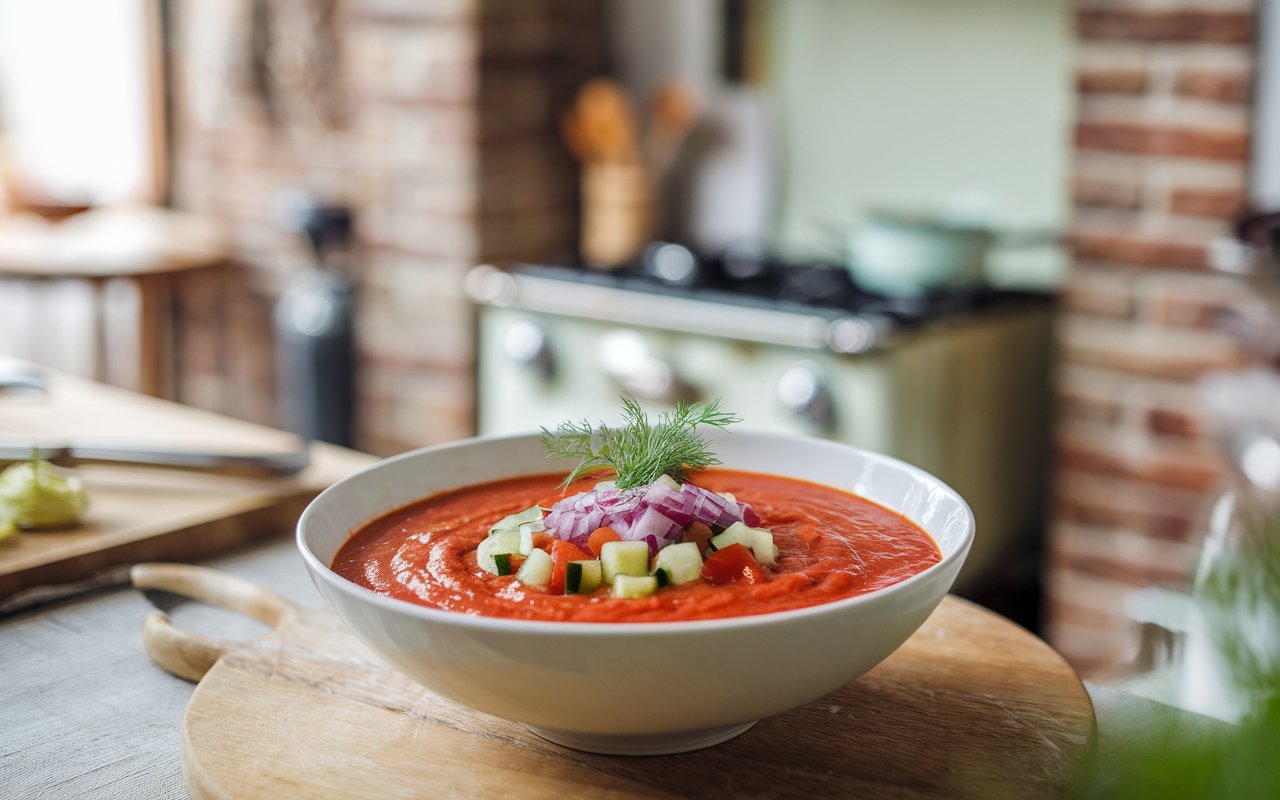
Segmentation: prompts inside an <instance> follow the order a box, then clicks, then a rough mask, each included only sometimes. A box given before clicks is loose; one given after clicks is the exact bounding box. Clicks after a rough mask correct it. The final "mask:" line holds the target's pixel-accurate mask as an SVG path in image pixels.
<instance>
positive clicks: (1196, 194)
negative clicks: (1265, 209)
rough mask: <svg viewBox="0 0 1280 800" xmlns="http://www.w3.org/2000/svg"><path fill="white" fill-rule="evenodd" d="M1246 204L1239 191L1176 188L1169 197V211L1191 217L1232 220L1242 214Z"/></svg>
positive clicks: (1247, 200)
mask: <svg viewBox="0 0 1280 800" xmlns="http://www.w3.org/2000/svg"><path fill="white" fill-rule="evenodd" d="M1248 202H1249V198H1248V197H1247V196H1246V195H1245V193H1244V191H1242V190H1239V189H1202V188H1194V187H1178V188H1175V189H1174V190H1173V191H1172V192H1171V193H1170V195H1169V210H1170V211H1172V212H1173V213H1175V214H1185V215H1187V216H1193V217H1213V218H1215V219H1234V218H1236V217H1238V216H1239V215H1240V214H1241V213H1243V212H1244V210H1245V207H1246V206H1247V204H1248Z"/></svg>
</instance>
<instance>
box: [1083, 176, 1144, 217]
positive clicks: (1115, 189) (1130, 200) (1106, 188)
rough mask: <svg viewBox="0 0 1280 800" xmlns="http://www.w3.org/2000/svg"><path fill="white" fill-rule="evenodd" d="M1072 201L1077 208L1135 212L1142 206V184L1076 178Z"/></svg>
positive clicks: (1118, 180) (1085, 177) (1131, 181)
mask: <svg viewBox="0 0 1280 800" xmlns="http://www.w3.org/2000/svg"><path fill="white" fill-rule="evenodd" d="M1071 199H1072V200H1073V201H1074V202H1075V204H1076V205H1077V206H1085V207H1097V208H1117V209H1125V210H1134V209H1137V208H1139V207H1140V206H1141V205H1142V184H1141V183H1140V182H1138V181H1133V180H1123V179H1107V178H1094V177H1087V176H1076V178H1075V179H1074V180H1072V182H1071Z"/></svg>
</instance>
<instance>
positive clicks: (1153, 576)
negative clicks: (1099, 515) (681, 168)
mask: <svg viewBox="0 0 1280 800" xmlns="http://www.w3.org/2000/svg"><path fill="white" fill-rule="evenodd" d="M1077 528H1078V526H1067V525H1059V526H1058V529H1057V531H1056V532H1055V536H1054V539H1053V542H1052V544H1051V547H1050V556H1049V557H1050V559H1051V560H1052V561H1053V564H1054V566H1056V567H1062V568H1065V569H1070V570H1075V571H1077V572H1080V573H1084V574H1086V575H1090V576H1093V577H1095V578H1099V579H1101V580H1106V581H1112V582H1114V583H1118V584H1123V585H1125V586H1132V587H1134V588H1141V587H1144V586H1161V585H1179V584H1185V583H1186V582H1187V579H1188V576H1189V574H1190V571H1191V570H1190V567H1189V566H1188V565H1187V564H1185V563H1180V562H1179V563H1171V562H1170V559H1169V558H1168V557H1167V555H1165V553H1164V552H1162V551H1161V549H1160V548H1161V547H1163V548H1166V549H1167V547H1168V544H1167V543H1152V544H1148V545H1145V546H1143V547H1141V548H1138V549H1133V548H1130V550H1131V552H1129V553H1124V552H1123V551H1122V549H1121V548H1120V547H1119V546H1118V545H1119V544H1120V543H1121V542H1124V541H1130V542H1142V537H1140V536H1137V535H1135V534H1131V533H1129V532H1127V531H1122V530H1118V531H1108V532H1107V534H1108V535H1107V536H1106V537H1105V538H1106V539H1107V540H1108V541H1107V542H1106V545H1105V546H1102V547H1098V546H1090V547H1077V546H1076V544H1077V543H1076V542H1075V541H1074V539H1075V537H1076V530H1077ZM1166 552H1167V550H1166ZM1181 552H1182V551H1179V554H1181Z"/></svg>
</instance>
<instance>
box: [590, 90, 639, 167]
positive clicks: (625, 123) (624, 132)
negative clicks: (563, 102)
mask: <svg viewBox="0 0 1280 800" xmlns="http://www.w3.org/2000/svg"><path fill="white" fill-rule="evenodd" d="M575 113H576V115H577V119H578V124H579V125H580V126H581V132H582V136H583V139H584V141H585V143H586V149H587V150H588V152H590V153H592V154H593V158H592V160H595V161H610V162H614V163H623V164H635V163H639V161H640V147H639V145H638V141H639V137H638V135H637V128H636V120H635V112H633V111H632V109H631V100H630V99H628V97H627V93H626V92H625V91H624V90H623V89H622V87H621V86H619V85H618V84H617V83H616V82H614V81H611V80H608V79H606V78H596V79H595V80H591V81H588V82H587V83H586V84H584V85H583V87H582V89H581V90H580V91H579V92H578V99H577V102H576V104H575Z"/></svg>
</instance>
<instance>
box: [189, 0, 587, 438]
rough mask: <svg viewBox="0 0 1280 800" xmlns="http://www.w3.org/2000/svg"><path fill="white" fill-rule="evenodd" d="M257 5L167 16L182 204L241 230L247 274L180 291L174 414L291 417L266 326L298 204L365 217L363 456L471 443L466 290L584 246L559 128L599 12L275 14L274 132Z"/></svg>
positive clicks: (508, 4)
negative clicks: (314, 202) (277, 384)
mask: <svg viewBox="0 0 1280 800" xmlns="http://www.w3.org/2000/svg"><path fill="white" fill-rule="evenodd" d="M248 5H249V4H247V3H225V2H223V0H178V1H177V2H176V3H175V4H174V47H173V49H174V67H175V81H174V110H175V132H174V139H175V153H174V169H173V172H174V187H173V188H174V198H175V202H176V204H177V205H179V206H180V207H184V208H190V209H193V210H198V211H203V212H208V213H211V214H215V215H218V216H220V217H223V218H225V219H227V220H228V221H229V222H230V223H231V224H232V226H233V231H234V237H235V241H236V247H237V254H238V261H239V264H238V266H237V267H236V268H235V269H233V270H231V271H229V272H228V273H227V274H225V275H223V276H222V277H221V278H217V279H213V278H210V279H206V280H202V281H195V282H192V283H190V284H188V285H187V286H186V288H185V291H184V292H183V312H184V316H185V318H186V320H187V324H186V329H185V331H184V336H183V345H182V354H181V361H182V365H183V368H182V375H181V380H180V391H181V399H182V400H184V401H186V402H190V403H194V404H196V405H201V406H205V407H209V408H214V409H216V410H220V411H224V412H227V413H231V414H235V415H238V416H243V417H248V418H250V419H256V420H260V421H265V422H275V421H276V416H275V407H274V399H273V385H272V380H273V368H272V358H273V354H272V348H271V342H272V332H271V324H270V312H271V307H272V304H273V303H274V301H275V299H276V297H278V295H279V292H280V291H281V289H282V288H283V286H284V285H285V284H286V282H287V280H288V277H289V275H290V274H292V273H293V272H294V271H295V270H297V269H298V268H299V266H300V265H302V264H303V263H305V260H306V258H307V254H306V252H305V250H304V248H303V247H302V245H301V243H300V242H299V241H298V240H297V238H296V237H295V236H293V235H292V234H291V233H289V232H288V231H287V229H286V227H285V226H284V225H282V214H281V207H282V205H284V204H285V203H286V201H287V197H288V192H289V191H291V190H294V189H298V188H302V189H309V190H312V191H317V192H319V193H321V194H323V195H326V196H328V197H331V198H335V199H339V200H343V201H345V202H347V203H349V204H351V205H352V206H354V207H355V210H356V214H357V228H358V238H359V246H360V253H359V265H360V270H359V276H358V278H359V283H360V304H359V312H358V319H357V334H358V347H359V352H360V372H359V385H358V403H359V409H360V411H359V418H358V421H357V428H358V432H357V435H358V445H359V446H361V447H363V448H365V449H368V450H371V451H373V452H377V453H391V452H395V451H399V450H403V449H406V448H409V447H413V446H417V445H421V444H427V443H432V442H437V441H444V440H448V439H453V438H457V437H460V436H465V435H468V434H470V433H471V432H472V429H473V420H472V414H473V407H474V402H473V396H472V395H473V392H474V389H473V385H474V383H473V360H474V356H473V352H472V337H471V332H472V320H471V312H470V307H469V306H468V304H467V302H466V300H465V298H464V296H463V293H462V278H463V275H464V274H465V272H466V270H467V269H468V268H469V267H471V266H473V265H474V264H476V263H479V262H482V261H505V260H514V259H537V258H545V257H549V256H552V255H554V254H557V253H564V252H566V251H568V250H569V249H570V248H571V244H572V233H573V230H572V229H573V220H574V218H575V215H574V210H573V206H572V198H573V191H572V187H573V181H574V175H575V171H574V168H573V165H572V163H571V161H570V160H569V159H568V157H567V155H566V154H565V153H564V152H563V150H562V148H561V146H560V144H559V141H558V137H557V135H556V125H555V122H556V118H557V113H558V109H559V108H561V107H562V106H563V99H564V98H565V97H566V96H567V95H568V94H569V93H571V92H572V91H573V90H574V89H575V88H576V86H577V85H578V84H579V83H580V81H581V80H582V79H583V78H584V76H587V75H590V74H593V73H594V72H595V71H596V70H597V67H598V64H599V62H600V58H601V50H600V43H601V41H602V38H601V35H600V26H601V13H600V7H599V5H600V4H599V0H336V1H335V2H331V3H324V2H316V3H301V4H296V3H295V4H288V3H278V4H277V3H273V4H269V6H270V7H271V8H272V9H273V12H272V17H271V24H272V26H273V31H274V33H273V37H274V39H275V41H276V42H277V49H276V52H275V54H274V55H273V56H272V58H273V59H277V61H273V63H274V64H276V70H277V72H278V74H273V76H272V78H271V81H272V82H271V84H270V85H271V86H272V89H273V92H274V94H275V98H276V102H275V105H276V107H277V111H276V114H275V120H274V122H273V121H272V118H271V116H270V114H269V113H268V111H267V109H266V107H265V106H264V103H263V102H262V101H261V99H260V98H259V96H258V94H257V93H256V91H255V88H254V87H255V85H256V84H255V82H254V81H255V78H254V73H253V70H252V69H251V60H250V59H249V57H248V55H247V53H248V51H247V49H246V48H247V44H246V40H247V37H248V32H249V25H250V21H249V18H248V14H247V7H248ZM326 8H328V9H331V10H332V14H333V17H332V23H333V24H328V25H327V24H325V22H324V20H323V17H322V16H321V14H320V12H321V11H323V10H324V9H326ZM317 76H319V77H317Z"/></svg>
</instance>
